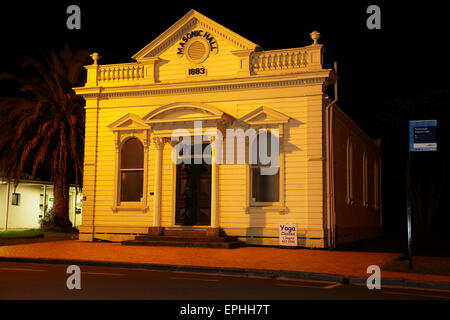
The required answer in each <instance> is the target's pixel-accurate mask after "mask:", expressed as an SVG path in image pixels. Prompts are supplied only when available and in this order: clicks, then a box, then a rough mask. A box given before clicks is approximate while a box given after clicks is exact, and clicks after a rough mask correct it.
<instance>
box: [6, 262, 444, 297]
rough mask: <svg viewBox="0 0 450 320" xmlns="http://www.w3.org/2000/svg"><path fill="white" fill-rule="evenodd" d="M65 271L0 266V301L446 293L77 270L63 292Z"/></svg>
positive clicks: (35, 266) (54, 266)
mask: <svg viewBox="0 0 450 320" xmlns="http://www.w3.org/2000/svg"><path fill="white" fill-rule="evenodd" d="M67 267H68V265H63V264H40V263H13V262H0V299H1V300H5V299H6V300H16V299H19V300H30V299H31V300H36V299H38V300H80V299H81V300H91V299H95V300H116V299H120V300H130V299H131V300H330V299H332V300H334V299H338V300H348V299H350V300H353V299H357V300H398V299H400V300H447V302H448V301H450V291H444V290H429V289H420V290H419V289H410V288H393V287H389V288H388V287H384V286H383V284H382V288H381V289H380V290H369V289H368V288H367V287H366V286H362V285H351V284H341V283H332V282H321V281H309V280H293V279H280V278H276V279H269V278H255V277H242V276H226V275H214V274H198V273H187V272H169V271H154V270H146V269H132V268H130V269H127V268H114V267H99V266H80V270H81V277H80V284H81V289H72V290H69V289H68V288H67V285H66V282H67V279H68V277H70V276H71V274H68V273H67V272H66V271H67Z"/></svg>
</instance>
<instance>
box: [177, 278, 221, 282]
mask: <svg viewBox="0 0 450 320" xmlns="http://www.w3.org/2000/svg"><path fill="white" fill-rule="evenodd" d="M169 279H180V280H194V281H211V282H219V281H220V280H218V279H204V278H188V277H169Z"/></svg>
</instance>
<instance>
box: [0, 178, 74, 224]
mask: <svg viewBox="0 0 450 320" xmlns="http://www.w3.org/2000/svg"><path fill="white" fill-rule="evenodd" d="M53 200H54V197H53V185H52V184H51V183H50V182H46V181H37V180H29V179H28V180H27V179H21V180H19V183H18V184H17V186H14V182H10V183H8V182H7V181H6V179H5V180H2V179H1V178H0V230H11V229H37V228H40V224H39V220H40V219H41V218H42V217H43V216H44V212H45V209H46V210H50V209H51V208H52V207H53ZM81 200H82V194H81V193H80V190H78V192H77V190H76V188H75V186H71V187H70V188H69V219H70V221H71V222H72V226H74V227H76V228H78V227H79V226H80V224H81V211H82V210H81V206H82V203H81Z"/></svg>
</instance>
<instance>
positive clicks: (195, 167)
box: [175, 145, 211, 226]
mask: <svg viewBox="0 0 450 320" xmlns="http://www.w3.org/2000/svg"><path fill="white" fill-rule="evenodd" d="M204 146H206V145H204ZM203 149H204V148H203ZM191 154H192V155H193V154H194V153H193V152H192V153H191ZM193 158H194V156H193V157H192V159H191V164H185V163H181V164H179V165H177V185H176V190H177V195H176V197H177V198H176V212H175V224H179V225H187V226H192V225H201V226H209V225H211V165H209V164H207V163H205V161H204V160H203V161H202V163H201V164H194V161H193V160H194V159H193Z"/></svg>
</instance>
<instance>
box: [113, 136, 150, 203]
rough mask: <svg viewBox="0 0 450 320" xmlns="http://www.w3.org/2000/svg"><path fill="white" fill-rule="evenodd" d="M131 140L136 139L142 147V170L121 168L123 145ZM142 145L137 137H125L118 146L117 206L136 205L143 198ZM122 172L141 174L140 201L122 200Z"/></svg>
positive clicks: (143, 153)
mask: <svg viewBox="0 0 450 320" xmlns="http://www.w3.org/2000/svg"><path fill="white" fill-rule="evenodd" d="M132 139H137V141H138V142H139V143H140V144H141V146H142V168H122V153H123V147H124V146H125V144H126V143H127V142H128V141H130V140H132ZM144 149H145V148H144V144H143V143H142V141H141V140H139V138H137V137H133V136H130V137H127V139H125V140H124V141H122V143H121V146H120V152H119V178H120V183H119V186H118V187H119V190H118V193H119V204H120V203H124V204H136V203H141V202H142V199H143V197H144V179H145V177H144V159H145V150H144ZM123 172H142V190H141V199H140V200H135V201H133V200H131V201H130V200H122V187H123V182H122V173H123Z"/></svg>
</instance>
